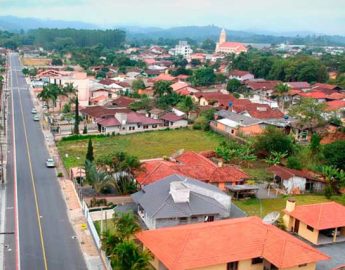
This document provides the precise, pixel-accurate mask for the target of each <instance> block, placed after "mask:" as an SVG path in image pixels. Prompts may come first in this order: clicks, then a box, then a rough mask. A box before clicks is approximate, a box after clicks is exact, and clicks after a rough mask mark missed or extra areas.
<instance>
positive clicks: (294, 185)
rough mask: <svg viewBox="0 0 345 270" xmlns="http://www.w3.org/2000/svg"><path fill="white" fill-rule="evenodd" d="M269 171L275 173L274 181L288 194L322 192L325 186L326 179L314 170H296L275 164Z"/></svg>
mask: <svg viewBox="0 0 345 270" xmlns="http://www.w3.org/2000/svg"><path fill="white" fill-rule="evenodd" d="M268 171H270V172H272V173H273V175H274V176H273V179H274V182H275V183H276V184H277V185H278V186H279V187H280V188H282V189H284V191H285V192H286V193H287V194H301V193H304V192H321V191H323V189H324V188H325V181H324V179H323V178H321V177H320V176H318V175H316V174H315V173H313V172H312V171H308V170H295V169H290V168H287V167H284V166H280V165H273V166H271V167H270V168H268Z"/></svg>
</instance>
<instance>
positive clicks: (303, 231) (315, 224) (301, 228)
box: [283, 199, 345, 245]
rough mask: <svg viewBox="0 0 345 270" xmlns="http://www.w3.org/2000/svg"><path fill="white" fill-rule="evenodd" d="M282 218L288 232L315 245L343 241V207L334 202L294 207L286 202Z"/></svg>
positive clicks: (289, 202)
mask: <svg viewBox="0 0 345 270" xmlns="http://www.w3.org/2000/svg"><path fill="white" fill-rule="evenodd" d="M284 212H285V215H284V217H283V221H284V224H285V226H286V229H287V230H288V231H291V232H294V233H296V234H297V235H299V236H301V237H303V238H304V239H306V240H308V241H309V242H311V243H313V244H315V245H321V244H330V243H336V242H343V241H345V206H343V205H340V204H338V203H335V202H326V203H318V204H309V205H301V206H296V202H295V200H292V199H290V200H287V202H286V208H285V210H284Z"/></svg>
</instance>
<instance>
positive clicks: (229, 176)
mask: <svg viewBox="0 0 345 270" xmlns="http://www.w3.org/2000/svg"><path fill="white" fill-rule="evenodd" d="M176 161H177V162H172V161H161V160H153V161H147V162H144V163H143V164H142V168H143V170H141V171H139V172H137V173H136V180H137V181H138V182H139V183H140V184H142V185H147V184H150V183H153V182H156V181H158V180H160V179H162V178H164V177H166V176H169V175H171V174H182V175H184V176H187V177H192V178H195V179H198V180H201V181H205V182H210V183H238V182H241V181H243V180H244V179H247V178H249V176H248V175H247V174H246V173H244V172H243V171H241V170H240V169H239V168H237V167H236V166H224V167H218V166H217V165H216V164H215V163H213V162H212V161H211V160H209V159H208V158H206V157H204V156H203V155H201V154H197V153H195V152H192V151H188V152H185V153H183V154H182V155H180V156H179V157H177V158H176Z"/></svg>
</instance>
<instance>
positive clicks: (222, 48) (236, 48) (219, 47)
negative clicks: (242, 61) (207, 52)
mask: <svg viewBox="0 0 345 270" xmlns="http://www.w3.org/2000/svg"><path fill="white" fill-rule="evenodd" d="M247 51H248V49H247V47H246V46H245V45H244V44H242V43H240V42H228V41H226V31H225V29H222V31H221V33H220V36H219V41H218V42H217V44H216V51H215V52H216V53H223V54H232V53H234V54H240V53H242V52H247Z"/></svg>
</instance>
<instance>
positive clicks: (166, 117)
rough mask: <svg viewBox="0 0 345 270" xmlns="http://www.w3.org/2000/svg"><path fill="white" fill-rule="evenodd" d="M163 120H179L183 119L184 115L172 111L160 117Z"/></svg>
mask: <svg viewBox="0 0 345 270" xmlns="http://www.w3.org/2000/svg"><path fill="white" fill-rule="evenodd" d="M160 119H161V120H165V121H169V122H177V121H180V120H183V117H182V116H177V115H176V114H174V113H172V112H168V113H166V114H164V115H162V116H161V117H160Z"/></svg>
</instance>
